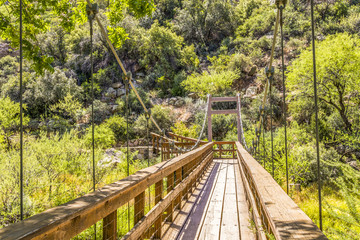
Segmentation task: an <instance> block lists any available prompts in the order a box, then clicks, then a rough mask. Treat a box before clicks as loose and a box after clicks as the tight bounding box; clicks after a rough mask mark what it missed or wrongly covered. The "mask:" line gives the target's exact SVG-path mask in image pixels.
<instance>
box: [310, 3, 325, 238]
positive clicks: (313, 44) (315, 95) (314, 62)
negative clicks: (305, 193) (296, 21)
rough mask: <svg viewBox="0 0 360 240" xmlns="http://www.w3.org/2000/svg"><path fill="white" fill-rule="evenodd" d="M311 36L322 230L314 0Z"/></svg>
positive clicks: (312, 4) (321, 227) (320, 209)
mask: <svg viewBox="0 0 360 240" xmlns="http://www.w3.org/2000/svg"><path fill="white" fill-rule="evenodd" d="M310 3H311V37H312V53H313V54H312V55H313V74H314V102H315V128H316V129H315V131H316V161H317V177H318V197H319V221H320V230H321V231H322V229H323V226H322V205H321V175H320V146H319V118H318V117H319V116H318V111H319V109H318V96H317V81H316V53H315V22H314V0H311V2H310Z"/></svg>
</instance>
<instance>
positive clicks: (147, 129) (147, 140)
mask: <svg viewBox="0 0 360 240" xmlns="http://www.w3.org/2000/svg"><path fill="white" fill-rule="evenodd" d="M150 116H151V112H150V111H149V112H147V113H145V118H146V142H147V144H146V145H147V165H148V167H150V145H149V143H150V137H149V119H150ZM148 189H149V211H150V209H151V196H150V194H151V191H150V187H148Z"/></svg>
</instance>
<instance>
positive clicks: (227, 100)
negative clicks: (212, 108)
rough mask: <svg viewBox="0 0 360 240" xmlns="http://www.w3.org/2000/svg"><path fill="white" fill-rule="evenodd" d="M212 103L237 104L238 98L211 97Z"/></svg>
mask: <svg viewBox="0 0 360 240" xmlns="http://www.w3.org/2000/svg"><path fill="white" fill-rule="evenodd" d="M211 101H212V102H236V101H237V98H236V97H211Z"/></svg>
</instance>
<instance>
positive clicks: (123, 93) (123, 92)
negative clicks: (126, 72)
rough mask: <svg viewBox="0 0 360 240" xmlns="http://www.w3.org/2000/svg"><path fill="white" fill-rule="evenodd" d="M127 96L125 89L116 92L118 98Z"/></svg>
mask: <svg viewBox="0 0 360 240" xmlns="http://www.w3.org/2000/svg"><path fill="white" fill-rule="evenodd" d="M125 94H126V90H125V89H123V88H118V89H117V90H116V96H117V97H121V96H124V95H125Z"/></svg>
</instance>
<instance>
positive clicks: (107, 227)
mask: <svg viewBox="0 0 360 240" xmlns="http://www.w3.org/2000/svg"><path fill="white" fill-rule="evenodd" d="M103 239H104V240H107V239H108V240H116V239H117V210H116V211H114V212H112V213H110V214H109V215H107V216H106V217H105V218H104V219H103Z"/></svg>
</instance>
